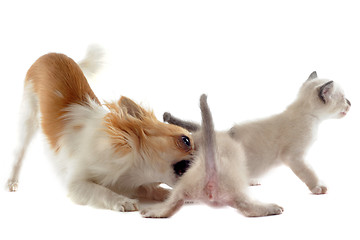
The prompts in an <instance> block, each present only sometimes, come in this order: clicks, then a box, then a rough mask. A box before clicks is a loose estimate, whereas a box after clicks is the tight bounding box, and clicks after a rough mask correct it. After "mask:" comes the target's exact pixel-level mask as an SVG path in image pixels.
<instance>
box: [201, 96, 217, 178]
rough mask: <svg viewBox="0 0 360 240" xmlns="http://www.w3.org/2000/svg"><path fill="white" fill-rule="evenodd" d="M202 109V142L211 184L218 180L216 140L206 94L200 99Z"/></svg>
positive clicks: (207, 174) (207, 173)
mask: <svg viewBox="0 0 360 240" xmlns="http://www.w3.org/2000/svg"><path fill="white" fill-rule="evenodd" d="M200 109H201V116H202V138H203V141H202V142H203V143H204V154H205V170H206V176H207V181H208V182H209V181H211V180H213V179H214V178H216V160H215V159H216V139H215V130H214V123H213V119H212V115H211V112H210V109H209V106H208V104H207V96H206V95H205V94H203V95H201V97H200Z"/></svg>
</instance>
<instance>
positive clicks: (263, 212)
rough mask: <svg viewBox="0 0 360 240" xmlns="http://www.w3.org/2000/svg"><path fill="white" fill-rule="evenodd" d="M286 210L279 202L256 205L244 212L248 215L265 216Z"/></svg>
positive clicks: (278, 213)
mask: <svg viewBox="0 0 360 240" xmlns="http://www.w3.org/2000/svg"><path fill="white" fill-rule="evenodd" d="M283 212H284V208H283V207H280V206H279V205H277V204H273V203H270V204H264V205H258V206H254V207H253V208H252V209H247V210H246V211H243V214H244V215H245V216H247V217H265V216H272V215H280V214H282V213H283Z"/></svg>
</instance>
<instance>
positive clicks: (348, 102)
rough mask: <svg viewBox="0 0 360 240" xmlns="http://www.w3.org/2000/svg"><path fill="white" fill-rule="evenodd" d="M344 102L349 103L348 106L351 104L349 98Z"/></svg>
mask: <svg viewBox="0 0 360 240" xmlns="http://www.w3.org/2000/svg"><path fill="white" fill-rule="evenodd" d="M346 102H347V104H349V106H351V102H350V101H349V99H347V98H346Z"/></svg>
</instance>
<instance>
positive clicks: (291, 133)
mask: <svg viewBox="0 0 360 240" xmlns="http://www.w3.org/2000/svg"><path fill="white" fill-rule="evenodd" d="M350 106H351V103H350V101H349V100H348V99H346V98H345V95H344V91H343V90H342V88H341V87H340V86H339V85H338V84H336V83H335V82H334V81H330V80H327V79H322V78H318V76H317V73H316V72H312V73H311V75H310V76H309V78H308V79H307V81H306V82H305V83H304V84H303V85H302V87H301V88H300V91H299V93H298V97H297V99H296V100H295V101H294V102H293V103H292V104H291V105H290V106H288V108H287V109H286V110H285V111H284V112H283V113H280V114H277V115H274V116H272V117H269V118H266V119H263V120H258V121H253V122H248V123H243V124H238V125H235V126H234V127H232V128H231V129H230V130H229V132H228V134H229V135H230V136H231V137H232V139H234V140H235V141H237V142H238V143H239V146H240V147H241V148H242V149H244V151H245V154H246V159H247V163H246V165H247V169H248V172H247V174H248V176H249V179H250V180H249V182H250V184H252V183H254V182H256V181H254V180H256V179H257V178H259V177H260V176H262V175H263V174H265V173H266V172H267V171H269V170H270V169H271V168H273V167H274V166H278V165H280V164H285V165H287V166H288V167H290V169H291V170H292V171H293V172H294V173H295V174H296V175H297V176H298V177H299V178H300V179H301V180H302V181H303V182H304V183H305V184H306V185H307V187H308V188H309V189H310V191H311V192H312V193H314V194H325V193H326V192H327V187H326V186H325V185H323V184H322V183H320V180H319V178H318V177H317V176H316V174H315V172H314V171H313V170H312V169H311V168H310V167H309V166H308V165H307V163H306V162H305V159H304V157H305V155H306V153H307V151H308V149H309V147H310V146H311V144H312V143H313V142H314V141H315V139H316V135H317V130H318V126H319V124H320V123H321V122H322V121H323V120H325V119H330V118H342V117H344V116H346V114H347V113H348V111H349V110H350ZM164 120H165V121H167V122H169V123H172V124H176V125H179V126H182V127H184V128H188V129H190V128H197V127H198V125H197V124H195V123H192V122H187V121H182V120H180V119H178V118H175V117H173V116H171V115H170V114H169V113H166V114H164Z"/></svg>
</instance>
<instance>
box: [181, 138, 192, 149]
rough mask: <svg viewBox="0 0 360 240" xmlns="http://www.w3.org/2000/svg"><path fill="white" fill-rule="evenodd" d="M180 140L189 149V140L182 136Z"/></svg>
mask: <svg viewBox="0 0 360 240" xmlns="http://www.w3.org/2000/svg"><path fill="white" fill-rule="evenodd" d="M181 139H182V141H183V143H185V145H186V146H188V147H191V143H190V139H189V138H188V137H187V136H182V137H181Z"/></svg>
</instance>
